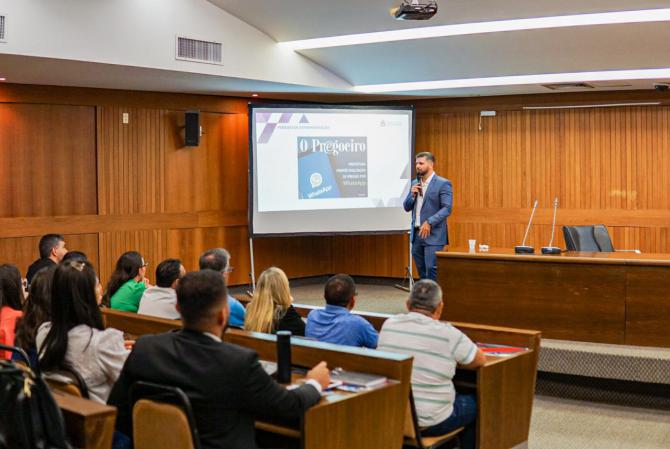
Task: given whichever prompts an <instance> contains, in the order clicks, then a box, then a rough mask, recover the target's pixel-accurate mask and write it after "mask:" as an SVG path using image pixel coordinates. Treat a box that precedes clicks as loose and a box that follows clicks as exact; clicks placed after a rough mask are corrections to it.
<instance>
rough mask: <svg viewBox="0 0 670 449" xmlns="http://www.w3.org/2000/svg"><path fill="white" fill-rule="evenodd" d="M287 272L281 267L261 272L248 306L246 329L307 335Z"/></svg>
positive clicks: (269, 332) (268, 332)
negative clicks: (294, 301) (294, 306)
mask: <svg viewBox="0 0 670 449" xmlns="http://www.w3.org/2000/svg"><path fill="white" fill-rule="evenodd" d="M292 302H293V298H292V297H291V292H290V290H289V285H288V278H287V277H286V274H285V273H284V272H283V271H282V270H281V269H280V268H277V267H270V268H268V269H267V270H265V271H264V272H262V273H261V275H260V277H259V278H258V282H257V283H256V291H254V297H253V299H252V300H251V302H250V303H249V305H248V306H247V316H246V318H245V320H244V329H246V330H248V331H254V332H265V333H267V334H271V333H272V334H274V333H275V332H277V331H291V334H292V335H300V336H304V335H305V322H304V321H303V320H302V318H300V315H298V312H296V311H295V309H294V308H293V305H292V304H291V303H292Z"/></svg>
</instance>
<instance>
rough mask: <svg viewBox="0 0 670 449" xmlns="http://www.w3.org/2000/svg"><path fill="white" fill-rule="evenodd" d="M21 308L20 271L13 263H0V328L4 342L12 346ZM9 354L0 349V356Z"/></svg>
mask: <svg viewBox="0 0 670 449" xmlns="http://www.w3.org/2000/svg"><path fill="white" fill-rule="evenodd" d="M22 308H23V286H22V285H21V272H20V271H19V269H18V268H16V266H15V265H9V264H3V265H0V329H1V330H2V331H4V334H5V340H4V342H3V343H4V344H6V345H9V346H14V330H15V328H16V320H18V319H19V318H20V317H21V315H23V312H22ZM9 357H10V354H9V353H6V354H5V351H0V358H9Z"/></svg>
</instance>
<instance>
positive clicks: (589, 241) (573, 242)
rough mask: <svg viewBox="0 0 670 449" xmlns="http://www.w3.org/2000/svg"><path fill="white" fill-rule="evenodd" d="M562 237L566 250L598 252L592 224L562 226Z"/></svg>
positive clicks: (598, 248)
mask: <svg viewBox="0 0 670 449" xmlns="http://www.w3.org/2000/svg"><path fill="white" fill-rule="evenodd" d="M563 237H564V238H565V247H566V248H567V250H568V251H591V252H600V247H599V246H598V243H597V242H596V238H595V235H594V234H593V226H563Z"/></svg>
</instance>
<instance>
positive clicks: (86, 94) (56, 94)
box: [0, 83, 249, 114]
mask: <svg viewBox="0 0 670 449" xmlns="http://www.w3.org/2000/svg"><path fill="white" fill-rule="evenodd" d="M248 102H249V100H248V99H246V98H236V97H224V96H218V95H196V94H180V93H166V92H146V91H133V90H115V89H94V88H87V87H61V86H40V85H33V84H5V83H2V84H0V103H37V104H62V105H87V106H118V105H123V106H125V107H138V108H154V109H176V110H186V109H192V108H195V109H199V110H200V111H201V112H218V113H227V114H246V113H247V104H248Z"/></svg>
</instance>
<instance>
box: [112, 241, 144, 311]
mask: <svg viewBox="0 0 670 449" xmlns="http://www.w3.org/2000/svg"><path fill="white" fill-rule="evenodd" d="M146 273H147V264H146V263H145V262H144V258H143V257H142V255H141V254H140V253H138V252H137V251H128V252H125V253H123V254H121V257H119V260H118V261H117V262H116V268H115V269H114V273H112V276H111V277H110V278H109V282H108V283H107V291H106V292H105V297H104V300H103V301H104V303H105V304H106V305H109V306H110V307H111V308H112V309H117V310H122V311H124V312H134V313H137V309H138V308H139V307H140V299H142V295H143V294H144V290H146V289H147V284H148V280H147V279H146V277H145V275H146Z"/></svg>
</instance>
